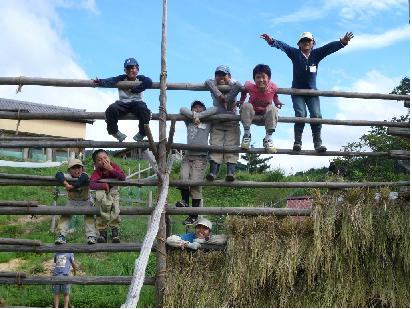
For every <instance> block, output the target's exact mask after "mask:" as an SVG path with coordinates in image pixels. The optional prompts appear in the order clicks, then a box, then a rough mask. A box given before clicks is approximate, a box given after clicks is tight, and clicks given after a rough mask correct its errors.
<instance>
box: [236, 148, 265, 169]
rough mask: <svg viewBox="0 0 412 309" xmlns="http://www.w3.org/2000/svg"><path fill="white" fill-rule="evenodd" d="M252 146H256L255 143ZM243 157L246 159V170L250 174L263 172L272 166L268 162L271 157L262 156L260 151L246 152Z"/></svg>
mask: <svg viewBox="0 0 412 309" xmlns="http://www.w3.org/2000/svg"><path fill="white" fill-rule="evenodd" d="M251 148H254V147H253V145H251ZM241 158H242V159H243V160H245V161H246V171H247V172H249V173H250V174H254V173H258V174H262V173H263V172H264V171H266V170H268V169H269V168H270V166H269V165H268V164H267V163H266V162H267V161H269V160H270V158H261V157H260V154H258V153H245V154H243V155H242V156H241Z"/></svg>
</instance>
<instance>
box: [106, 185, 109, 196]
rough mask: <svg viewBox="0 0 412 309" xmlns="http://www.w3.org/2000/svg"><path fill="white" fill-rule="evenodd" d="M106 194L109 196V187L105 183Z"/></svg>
mask: <svg viewBox="0 0 412 309" xmlns="http://www.w3.org/2000/svg"><path fill="white" fill-rule="evenodd" d="M106 193H107V194H109V193H110V187H109V185H108V184H107V183H106Z"/></svg>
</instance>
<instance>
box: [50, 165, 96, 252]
mask: <svg viewBox="0 0 412 309" xmlns="http://www.w3.org/2000/svg"><path fill="white" fill-rule="evenodd" d="M67 172H68V174H63V173H62V172H57V173H56V176H55V177H56V179H57V180H58V181H59V182H60V183H62V184H63V185H64V186H65V187H66V190H67V198H68V200H67V206H76V207H84V206H94V203H93V199H92V197H91V195H90V190H89V185H88V183H87V182H88V180H89V176H88V175H87V174H86V173H85V172H84V167H83V163H82V161H80V160H79V159H72V160H70V161H69V166H68V169H67ZM71 178H77V181H76V183H75V184H74V186H72V185H71V184H69V183H68V182H67V179H71ZM72 217H73V216H72V215H62V216H61V217H60V219H59V224H58V225H57V239H56V241H55V242H54V243H55V244H65V243H66V242H67V240H66V235H67V233H68V230H69V225H70V220H71V218H72ZM84 225H85V228H86V237H87V243H88V244H95V243H96V236H97V229H96V227H95V222H94V216H93V215H85V216H84Z"/></svg>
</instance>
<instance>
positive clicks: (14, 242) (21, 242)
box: [0, 237, 42, 246]
mask: <svg viewBox="0 0 412 309" xmlns="http://www.w3.org/2000/svg"><path fill="white" fill-rule="evenodd" d="M0 244H5V245H29V246H41V244H42V242H41V240H33V239H14V238H4V237H0Z"/></svg>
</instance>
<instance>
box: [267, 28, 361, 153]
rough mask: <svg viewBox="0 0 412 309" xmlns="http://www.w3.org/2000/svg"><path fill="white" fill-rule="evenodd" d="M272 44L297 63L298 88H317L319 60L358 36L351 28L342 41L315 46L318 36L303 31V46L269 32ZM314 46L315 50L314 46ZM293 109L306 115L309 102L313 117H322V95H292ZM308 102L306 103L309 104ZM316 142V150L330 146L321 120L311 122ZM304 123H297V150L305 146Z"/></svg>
mask: <svg viewBox="0 0 412 309" xmlns="http://www.w3.org/2000/svg"><path fill="white" fill-rule="evenodd" d="M260 37H261V38H262V39H264V40H265V41H266V42H267V43H268V44H269V45H270V46H271V47H276V48H277V49H280V50H282V51H283V52H285V53H286V55H287V56H288V57H289V58H290V60H292V63H293V81H292V88H296V89H314V90H317V88H316V76H317V71H318V64H319V62H320V61H321V60H322V59H323V58H325V57H326V56H328V55H330V54H332V53H334V52H336V51H338V50H340V49H341V48H343V47H345V46H346V45H348V43H349V41H350V40H351V39H352V38H353V37H354V35H353V34H352V32H347V33H346V35H345V36H344V38H343V39H342V38H341V39H339V41H334V42H330V43H328V44H326V45H324V46H322V47H320V48H316V49H313V47H314V46H315V45H316V42H315V39H314V37H313V35H312V33H310V32H303V33H302V34H301V35H300V36H299V41H298V44H297V45H298V46H299V49H297V48H293V47H291V46H289V45H287V44H286V43H284V42H282V41H278V40H275V39H273V38H272V37H270V36H269V35H268V34H262V35H261V36H260ZM312 49H313V50H312ZM292 102H293V109H294V110H295V117H306V116H307V111H306V106H307V107H308V110H309V115H310V118H322V114H321V111H320V101H319V97H318V96H306V95H292ZM305 104H306V106H305ZM310 126H311V129H312V136H313V145H314V148H315V150H317V151H319V152H323V151H326V147H325V146H322V139H321V129H322V125H321V124H311V125H310ZM304 127H305V124H304V123H295V126H294V131H295V142H294V144H293V150H295V151H300V150H301V149H302V133H303V128H304Z"/></svg>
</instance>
